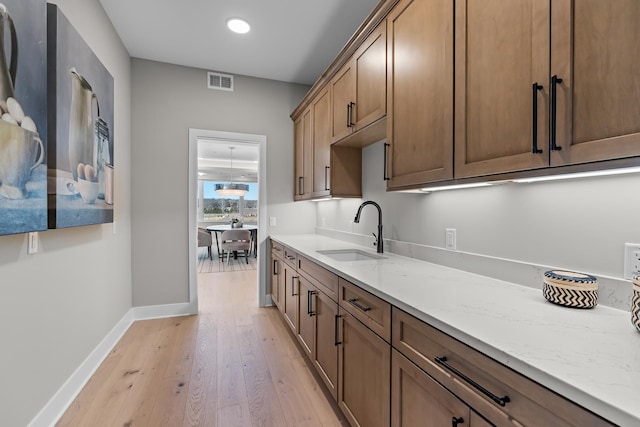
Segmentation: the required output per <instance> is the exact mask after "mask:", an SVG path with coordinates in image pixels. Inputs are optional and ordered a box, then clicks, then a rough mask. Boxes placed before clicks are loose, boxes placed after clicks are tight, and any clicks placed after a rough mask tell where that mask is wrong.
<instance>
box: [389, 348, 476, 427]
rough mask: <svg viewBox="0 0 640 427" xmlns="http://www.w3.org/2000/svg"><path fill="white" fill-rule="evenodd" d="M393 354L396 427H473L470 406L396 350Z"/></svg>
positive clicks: (393, 414)
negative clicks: (454, 426) (455, 426)
mask: <svg viewBox="0 0 640 427" xmlns="http://www.w3.org/2000/svg"><path fill="white" fill-rule="evenodd" d="M392 353H393V355H392V362H391V363H392V365H391V399H392V400H391V416H392V422H391V425H392V426H393V427H414V426H415V427H418V426H419V427H431V426H432V427H441V426H450V425H456V424H457V425H458V426H460V427H465V426H472V427H473V424H471V422H470V421H471V420H470V410H469V407H468V406H467V405H465V404H464V403H463V402H462V401H461V400H460V399H458V398H457V397H455V396H454V395H453V394H451V393H450V392H449V391H448V390H447V389H445V388H444V387H442V386H441V385H440V384H438V383H437V382H436V381H435V380H433V378H431V377H430V376H429V375H427V374H426V373H425V372H424V371H422V370H421V369H420V368H418V367H417V366H416V365H415V364H413V362H411V361H410V360H409V359H407V358H406V357H404V356H403V355H402V354H400V353H398V351H396V350H395V349H394V350H393V351H392ZM454 420H455V421H456V422H454ZM480 420H482V418H480ZM478 425H481V424H478Z"/></svg>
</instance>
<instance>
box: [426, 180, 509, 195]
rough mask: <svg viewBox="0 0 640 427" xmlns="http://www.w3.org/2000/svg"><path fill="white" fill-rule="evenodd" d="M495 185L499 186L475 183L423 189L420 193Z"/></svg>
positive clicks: (492, 183)
mask: <svg viewBox="0 0 640 427" xmlns="http://www.w3.org/2000/svg"><path fill="white" fill-rule="evenodd" d="M500 183H502V182H500ZM494 184H497V182H474V183H473V184H460V185H443V186H442V187H432V188H421V189H420V191H422V192H425V193H431V192H432V191H444V190H460V189H462V188H474V187H488V186H490V185H494Z"/></svg>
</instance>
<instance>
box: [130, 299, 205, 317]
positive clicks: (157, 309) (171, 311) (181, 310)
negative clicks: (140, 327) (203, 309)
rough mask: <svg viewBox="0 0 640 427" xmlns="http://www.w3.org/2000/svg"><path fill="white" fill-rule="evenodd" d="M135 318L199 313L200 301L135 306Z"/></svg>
mask: <svg viewBox="0 0 640 427" xmlns="http://www.w3.org/2000/svg"><path fill="white" fill-rule="evenodd" d="M132 310H133V320H148V319H161V318H163V317H178V316H189V315H192V314H198V302H197V301H195V302H185V303H179V304H164V305H146V306H142V307H133V308H132Z"/></svg>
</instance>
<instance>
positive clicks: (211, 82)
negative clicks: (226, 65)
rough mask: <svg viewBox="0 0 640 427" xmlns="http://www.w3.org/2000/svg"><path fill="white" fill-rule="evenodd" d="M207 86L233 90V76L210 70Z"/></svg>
mask: <svg viewBox="0 0 640 427" xmlns="http://www.w3.org/2000/svg"><path fill="white" fill-rule="evenodd" d="M207 87H208V88H209V89H218V90H229V91H232V92H233V76H230V75H228V74H220V73H213V72H211V71H209V72H208V73H207Z"/></svg>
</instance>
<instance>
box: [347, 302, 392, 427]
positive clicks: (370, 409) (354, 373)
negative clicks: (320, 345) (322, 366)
mask: <svg viewBox="0 0 640 427" xmlns="http://www.w3.org/2000/svg"><path fill="white" fill-rule="evenodd" d="M339 314H340V317H339V318H338V320H339V324H340V327H339V328H338V329H339V330H338V332H339V336H338V339H339V342H340V345H339V346H338V406H339V407H340V409H341V410H342V412H343V413H344V414H345V416H346V417H347V419H348V420H349V422H350V423H351V425H352V426H353V427H356V426H361V427H377V426H380V427H382V426H388V425H389V422H390V405H389V402H390V387H389V381H390V366H391V360H390V358H391V346H390V345H389V343H387V342H386V341H384V340H383V339H382V338H380V337H379V336H378V335H376V334H375V333H373V332H372V331H371V330H370V329H369V328H367V327H366V326H364V325H363V324H362V323H361V322H360V321H359V320H357V319H356V318H355V317H353V316H352V315H350V314H349V313H347V312H346V311H344V310H343V309H342V307H340V309H339Z"/></svg>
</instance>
